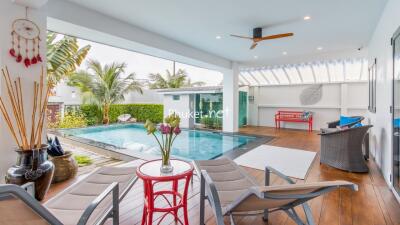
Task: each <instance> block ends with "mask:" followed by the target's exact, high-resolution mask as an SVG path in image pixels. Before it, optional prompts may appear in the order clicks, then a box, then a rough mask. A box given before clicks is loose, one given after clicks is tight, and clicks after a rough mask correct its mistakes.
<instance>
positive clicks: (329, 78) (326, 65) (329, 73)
mask: <svg viewBox="0 0 400 225" xmlns="http://www.w3.org/2000/svg"><path fill="white" fill-rule="evenodd" d="M324 64H325V67H326V72H327V73H328V82H329V83H331V82H332V79H331V72H330V71H329V66H328V63H327V62H326V61H325V62H324Z"/></svg>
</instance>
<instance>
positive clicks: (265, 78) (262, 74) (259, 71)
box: [257, 70, 271, 84]
mask: <svg viewBox="0 0 400 225" xmlns="http://www.w3.org/2000/svg"><path fill="white" fill-rule="evenodd" d="M257 72H258V73H259V74H261V76H262V77H263V78H264V80H265V81H266V82H267V84H271V81H269V79H268V78H267V76H265V74H264V73H263V72H262V70H257Z"/></svg>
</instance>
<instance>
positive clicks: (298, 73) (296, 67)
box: [294, 65, 304, 83]
mask: <svg viewBox="0 0 400 225" xmlns="http://www.w3.org/2000/svg"><path fill="white" fill-rule="evenodd" d="M294 68H295V69H296V71H297V75H299V78H300V81H301V83H304V80H303V76H301V73H300V70H299V67H298V66H297V65H294Z"/></svg>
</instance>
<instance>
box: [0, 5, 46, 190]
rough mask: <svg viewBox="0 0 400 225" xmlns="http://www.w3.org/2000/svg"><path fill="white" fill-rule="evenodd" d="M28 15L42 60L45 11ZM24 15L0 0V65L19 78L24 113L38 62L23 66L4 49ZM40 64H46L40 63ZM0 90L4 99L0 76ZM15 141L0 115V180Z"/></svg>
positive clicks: (29, 106)
mask: <svg viewBox="0 0 400 225" xmlns="http://www.w3.org/2000/svg"><path fill="white" fill-rule="evenodd" d="M28 15H29V18H30V19H31V20H33V21H34V22H35V23H36V24H37V25H38V26H39V28H40V30H41V40H42V41H41V43H40V46H41V56H42V59H43V60H45V59H46V57H45V56H46V43H45V40H46V10H45V9H40V10H29V13H28ZM24 17H25V8H24V7H22V6H19V5H15V4H13V3H11V0H1V2H0V30H1V31H2V33H1V35H0V67H1V68H3V67H5V66H7V67H8V69H9V71H10V73H11V76H12V79H15V78H16V75H17V74H18V75H19V76H20V77H21V79H22V85H23V95H24V100H25V101H24V109H25V113H26V115H29V112H30V111H31V109H32V104H33V101H32V100H31V99H32V96H33V81H34V80H36V81H38V80H39V77H40V70H41V67H40V65H35V66H31V67H29V68H28V69H26V68H25V67H24V66H23V65H22V64H20V63H16V62H15V61H14V59H13V58H11V57H10V56H9V54H8V50H9V49H10V47H11V36H10V35H9V34H10V33H11V24H12V21H13V20H15V19H17V18H24ZM43 65H46V63H45V62H43ZM0 93H1V97H2V98H4V99H8V98H7V97H6V96H7V95H6V92H5V84H4V81H3V78H1V79H0ZM30 121H31V119H30V118H28V116H27V117H26V122H27V126H28V127H30V126H31V124H30ZM15 148H16V144H15V143H14V141H13V139H12V136H11V135H10V134H9V131H8V128H7V127H6V124H5V122H4V119H3V117H2V116H0V183H3V182H4V179H3V178H4V175H5V173H6V171H7V168H9V167H10V166H11V165H13V164H14V163H15V159H16V154H15V152H14V149H15Z"/></svg>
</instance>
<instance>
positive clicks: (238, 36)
mask: <svg viewBox="0 0 400 225" xmlns="http://www.w3.org/2000/svg"><path fill="white" fill-rule="evenodd" d="M231 36H232V37H237V38H244V39H250V40H252V39H253V38H252V37H246V36H240V35H235V34H231Z"/></svg>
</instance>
